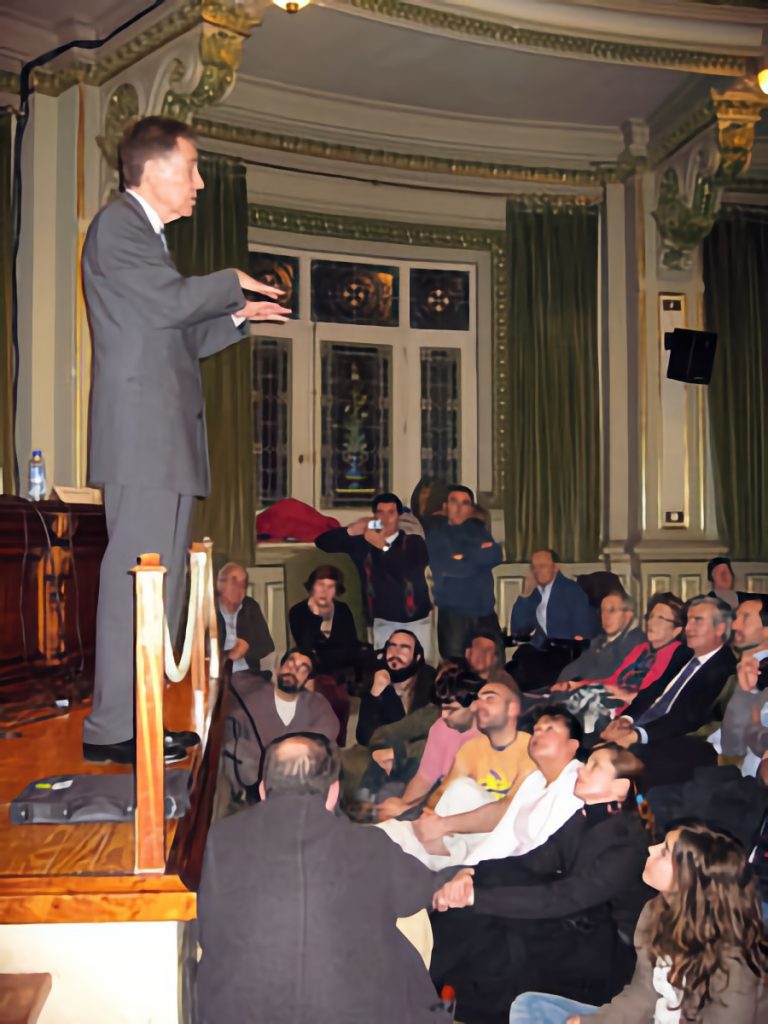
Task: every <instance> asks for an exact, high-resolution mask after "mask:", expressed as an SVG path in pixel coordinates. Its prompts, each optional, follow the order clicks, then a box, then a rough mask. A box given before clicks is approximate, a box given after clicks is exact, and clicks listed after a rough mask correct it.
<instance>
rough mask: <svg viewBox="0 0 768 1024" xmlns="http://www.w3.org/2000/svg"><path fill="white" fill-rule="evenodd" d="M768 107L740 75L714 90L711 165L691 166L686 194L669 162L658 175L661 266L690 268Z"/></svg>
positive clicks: (753, 84)
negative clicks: (732, 82)
mask: <svg viewBox="0 0 768 1024" xmlns="http://www.w3.org/2000/svg"><path fill="white" fill-rule="evenodd" d="M767 106H768V96H765V95H764V94H763V93H762V92H760V90H759V89H758V88H757V83H756V82H755V81H754V79H744V80H743V81H742V82H740V83H738V84H736V85H734V86H732V87H731V88H729V89H726V90H725V91H723V92H719V91H718V90H717V89H712V91H711V110H712V116H713V118H714V126H713V128H712V130H711V131H712V136H711V139H710V142H711V145H710V148H711V150H712V156H713V159H712V160H711V161H710V165H709V166H708V167H707V168H706V169H705V168H703V167H702V168H701V169H699V168H694V173H693V174H692V175H689V178H690V179H691V184H690V187H689V189H688V190H687V191H688V194H687V195H684V194H683V190H682V189H681V188H680V180H679V177H678V172H677V171H676V170H675V169H674V168H673V167H668V168H667V169H666V171H665V172H664V174H663V176H662V179H661V186H660V190H659V204H658V206H657V208H656V210H654V212H653V218H654V220H655V221H656V224H657V225H658V228H659V233H660V235H661V238H662V263H663V264H664V266H666V267H669V268H670V269H672V270H687V269H688V268H689V267H690V265H691V258H692V254H693V251H694V249H696V248H697V246H698V245H700V244H701V242H702V241H703V240H704V238H706V236H707V235H708V234H709V232H710V231H711V230H712V228H713V227H714V223H715V218H716V217H717V211H718V209H719V207H720V202H721V200H722V196H723V191H724V189H725V188H726V187H728V186H733V185H734V183H735V182H736V181H737V179H738V178H739V177H740V176H741V175H743V174H744V172H745V171H746V170H747V169H748V167H749V164H750V161H751V159H752V149H753V146H754V142H755V127H756V125H757V123H758V121H759V120H760V117H761V115H762V112H763V110H765V108H766V107H767Z"/></svg>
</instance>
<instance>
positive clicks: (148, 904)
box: [0, 680, 202, 924]
mask: <svg viewBox="0 0 768 1024" xmlns="http://www.w3.org/2000/svg"><path fill="white" fill-rule="evenodd" d="M87 713H88V708H87V707H80V708H77V709H75V710H73V711H71V712H70V713H69V714H66V715H63V716H61V717H57V718H51V719H48V720H47V721H43V722H36V723H34V724H32V725H29V726H21V727H18V728H17V729H16V730H14V731H18V732H20V733H21V736H20V738H18V739H3V740H0V923H4V924H9V923H22V922H33V921H105V920H111V921H135V920H186V919H189V918H191V917H194V916H195V896H194V893H193V892H191V891H189V889H187V887H186V886H185V885H184V884H183V882H182V881H181V879H180V878H179V877H178V875H176V874H166V875H145V876H141V875H134V874H133V873H132V871H133V862H134V837H133V824H132V823H131V822H127V823H124V824H123V823H120V824H95V823H83V824H75V825H12V824H11V823H10V820H9V807H10V804H11V802H12V800H13V799H14V798H15V797H16V796H18V795H19V794H20V793H21V791H22V790H23V789H24V787H25V786H26V785H27V784H28V783H30V782H33V781H34V780H36V779H39V778H44V777H46V776H51V775H67V774H78V775H81V774H86V773H87V774H102V773H109V774H123V773H130V771H131V769H130V768H128V767H120V766H118V765H112V764H108V765H100V764H93V763H90V762H87V761H84V760H83V758H82V724H83V719H84V718H85V716H86V715H87ZM165 724H166V726H167V727H168V728H170V729H190V728H192V689H191V685H190V683H189V680H187V681H185V682H183V683H179V684H177V685H174V686H167V687H166V694H165ZM201 760H202V759H201V753H200V748H195V749H194V751H193V752H192V754H191V755H190V757H188V758H187V760H186V761H183V762H181V763H179V764H178V765H174V766H173V767H174V769H175V768H186V769H187V770H191V771H192V772H193V775H194V776H196V775H197V772H198V769H199V767H200V764H201ZM177 825H178V823H177V822H176V821H168V822H166V850H168V851H169V852H170V849H171V845H172V843H173V840H174V837H175V835H176V829H177Z"/></svg>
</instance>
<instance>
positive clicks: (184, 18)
mask: <svg viewBox="0 0 768 1024" xmlns="http://www.w3.org/2000/svg"><path fill="white" fill-rule="evenodd" d="M258 24H259V21H258V19H257V18H255V17H253V16H252V15H249V14H248V13H247V12H246V11H245V10H244V9H243V8H239V7H235V6H233V5H231V4H227V3H226V2H224V0H185V2H184V3H182V4H181V5H180V6H179V7H177V8H176V9H175V10H173V11H171V12H170V13H169V14H168V15H166V16H165V17H163V18H161V19H159V20H158V21H156V22H154V23H153V24H152V25H150V26H148V27H147V28H145V29H143V30H141V31H139V32H138V33H137V34H136V35H135V36H133V37H132V38H131V39H129V40H128V41H127V42H125V43H122V44H121V45H120V46H118V47H117V48H116V49H115V50H114V51H113V52H111V53H109V54H107V56H105V57H102V58H101V59H99V60H96V61H92V62H91V61H86V60H83V59H82V58H78V57H76V58H75V59H74V60H70V61H69V62H68V63H64V64H62V65H61V66H60V67H58V68H55V69H54V70H47V69H44V68H38V69H36V70H35V71H34V72H33V73H32V78H31V85H32V87H33V89H34V90H35V91H36V92H40V93H43V94H44V95H46V96H60V95H61V94H62V93H63V92H65V91H66V90H67V89H69V88H70V87H71V86H73V85H76V84H77V83H79V82H83V83H85V84H86V85H95V86H100V85H104V84H105V83H106V82H109V81H110V79H112V78H114V77H115V75H118V74H120V72H121V71H125V70H126V68H129V67H131V66H132V65H134V64H136V63H138V62H139V61H140V60H143V59H144V58H145V57H148V56H149V55H150V54H152V53H154V52H155V51H156V50H159V49H160V48H161V47H162V46H165V45H166V44H167V43H170V42H172V41H173V40H174V39H178V38H179V36H182V35H184V34H185V33H186V32H189V31H190V30H191V29H193V28H195V27H197V26H199V25H202V26H203V27H204V30H205V32H206V36H207V38H208V39H209V40H210V42H209V44H208V46H209V49H211V50H213V48H214V47H215V45H216V42H215V40H216V37H217V36H219V37H221V36H223V35H226V36H228V37H238V38H240V39H241V40H242V41H243V42H244V41H245V39H246V38H247V37H248V34H249V33H250V31H251V30H252V29H253V28H254V27H255V26H256V25H258ZM3 86H4V87H5V91H8V92H16V93H17V92H18V91H19V76H18V75H17V74H14V73H13V72H8V71H0V87H3Z"/></svg>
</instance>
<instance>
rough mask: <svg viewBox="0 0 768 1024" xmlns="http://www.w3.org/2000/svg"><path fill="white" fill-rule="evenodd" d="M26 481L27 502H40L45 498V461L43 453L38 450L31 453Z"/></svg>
mask: <svg viewBox="0 0 768 1024" xmlns="http://www.w3.org/2000/svg"><path fill="white" fill-rule="evenodd" d="M28 480H29V490H28V492H27V493H28V496H29V500H30V501H42V500H43V499H44V498H45V495H46V491H47V488H46V485H45V461H44V459H43V453H42V452H41V451H40V449H39V448H36V449H35V450H34V451H33V452H32V458H31V459H30V460H29V466H28Z"/></svg>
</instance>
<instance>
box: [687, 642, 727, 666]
mask: <svg viewBox="0 0 768 1024" xmlns="http://www.w3.org/2000/svg"><path fill="white" fill-rule="evenodd" d="M724 646H725V644H720V646H719V647H716V648H715V649H714V651H710V652H709V654H694V656H693V657H694V658H697V659H698V662H699V665H700V666H701V665H706V663H707V662H708V661H709V659H710V658H714V656H715V655H716V654H717V652H718V651H722V649H723V647H724ZM691 661H693V658H691ZM683 667H685V666H683Z"/></svg>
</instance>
